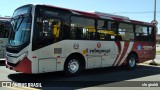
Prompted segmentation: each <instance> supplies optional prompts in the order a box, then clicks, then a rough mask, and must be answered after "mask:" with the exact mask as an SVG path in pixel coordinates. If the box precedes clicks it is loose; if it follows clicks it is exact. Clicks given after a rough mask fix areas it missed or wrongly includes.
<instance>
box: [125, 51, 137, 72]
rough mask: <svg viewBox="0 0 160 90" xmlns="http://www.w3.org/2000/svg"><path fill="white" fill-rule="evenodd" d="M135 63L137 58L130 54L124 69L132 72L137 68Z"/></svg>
mask: <svg viewBox="0 0 160 90" xmlns="http://www.w3.org/2000/svg"><path fill="white" fill-rule="evenodd" d="M137 61H138V57H137V56H136V55H135V54H130V55H129V56H128V57H127V64H126V68H127V69H128V70H133V69H135V68H136V66H137Z"/></svg>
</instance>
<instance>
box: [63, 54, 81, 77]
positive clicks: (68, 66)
mask: <svg viewBox="0 0 160 90" xmlns="http://www.w3.org/2000/svg"><path fill="white" fill-rule="evenodd" d="M81 66H82V65H81V62H80V60H79V58H77V57H69V58H68V59H67V61H66V62H65V65H64V73H65V75H67V76H76V75H78V74H79V73H80V71H81V70H82V67H81Z"/></svg>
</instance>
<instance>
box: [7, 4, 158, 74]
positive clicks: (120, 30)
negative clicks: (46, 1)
mask: <svg viewBox="0 0 160 90" xmlns="http://www.w3.org/2000/svg"><path fill="white" fill-rule="evenodd" d="M11 24H12V27H13V30H12V31H11V33H10V37H9V45H7V48H6V51H7V54H6V57H7V58H6V66H7V68H9V69H11V70H15V71H17V72H23V73H46V72H55V71H64V73H65V74H67V75H71V76H72V75H77V74H78V73H79V72H80V71H82V70H84V69H93V68H102V67H111V66H120V65H126V67H127V68H128V69H134V68H135V67H136V64H137V62H138V63H141V62H144V61H147V60H150V59H154V58H155V50H156V47H155V34H156V31H155V27H154V25H153V24H151V23H146V22H141V21H135V20H130V19H129V18H127V17H123V16H116V15H111V14H105V13H100V12H92V13H91V12H82V11H77V10H71V9H66V8H60V7H55V6H47V5H25V6H21V7H19V8H17V9H16V10H15V11H14V14H13V16H12V20H11Z"/></svg>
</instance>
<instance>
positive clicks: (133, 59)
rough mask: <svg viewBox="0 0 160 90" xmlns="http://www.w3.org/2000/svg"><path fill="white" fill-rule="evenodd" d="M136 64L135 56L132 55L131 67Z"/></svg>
mask: <svg viewBox="0 0 160 90" xmlns="http://www.w3.org/2000/svg"><path fill="white" fill-rule="evenodd" d="M135 64H136V60H135V58H133V57H131V58H130V59H129V66H130V67H134V66H135Z"/></svg>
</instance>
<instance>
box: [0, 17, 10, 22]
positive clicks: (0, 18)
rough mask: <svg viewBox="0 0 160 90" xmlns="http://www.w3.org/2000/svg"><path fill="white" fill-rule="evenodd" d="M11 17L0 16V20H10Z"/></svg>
mask: <svg viewBox="0 0 160 90" xmlns="http://www.w3.org/2000/svg"><path fill="white" fill-rule="evenodd" d="M10 19H11V17H0V21H10Z"/></svg>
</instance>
